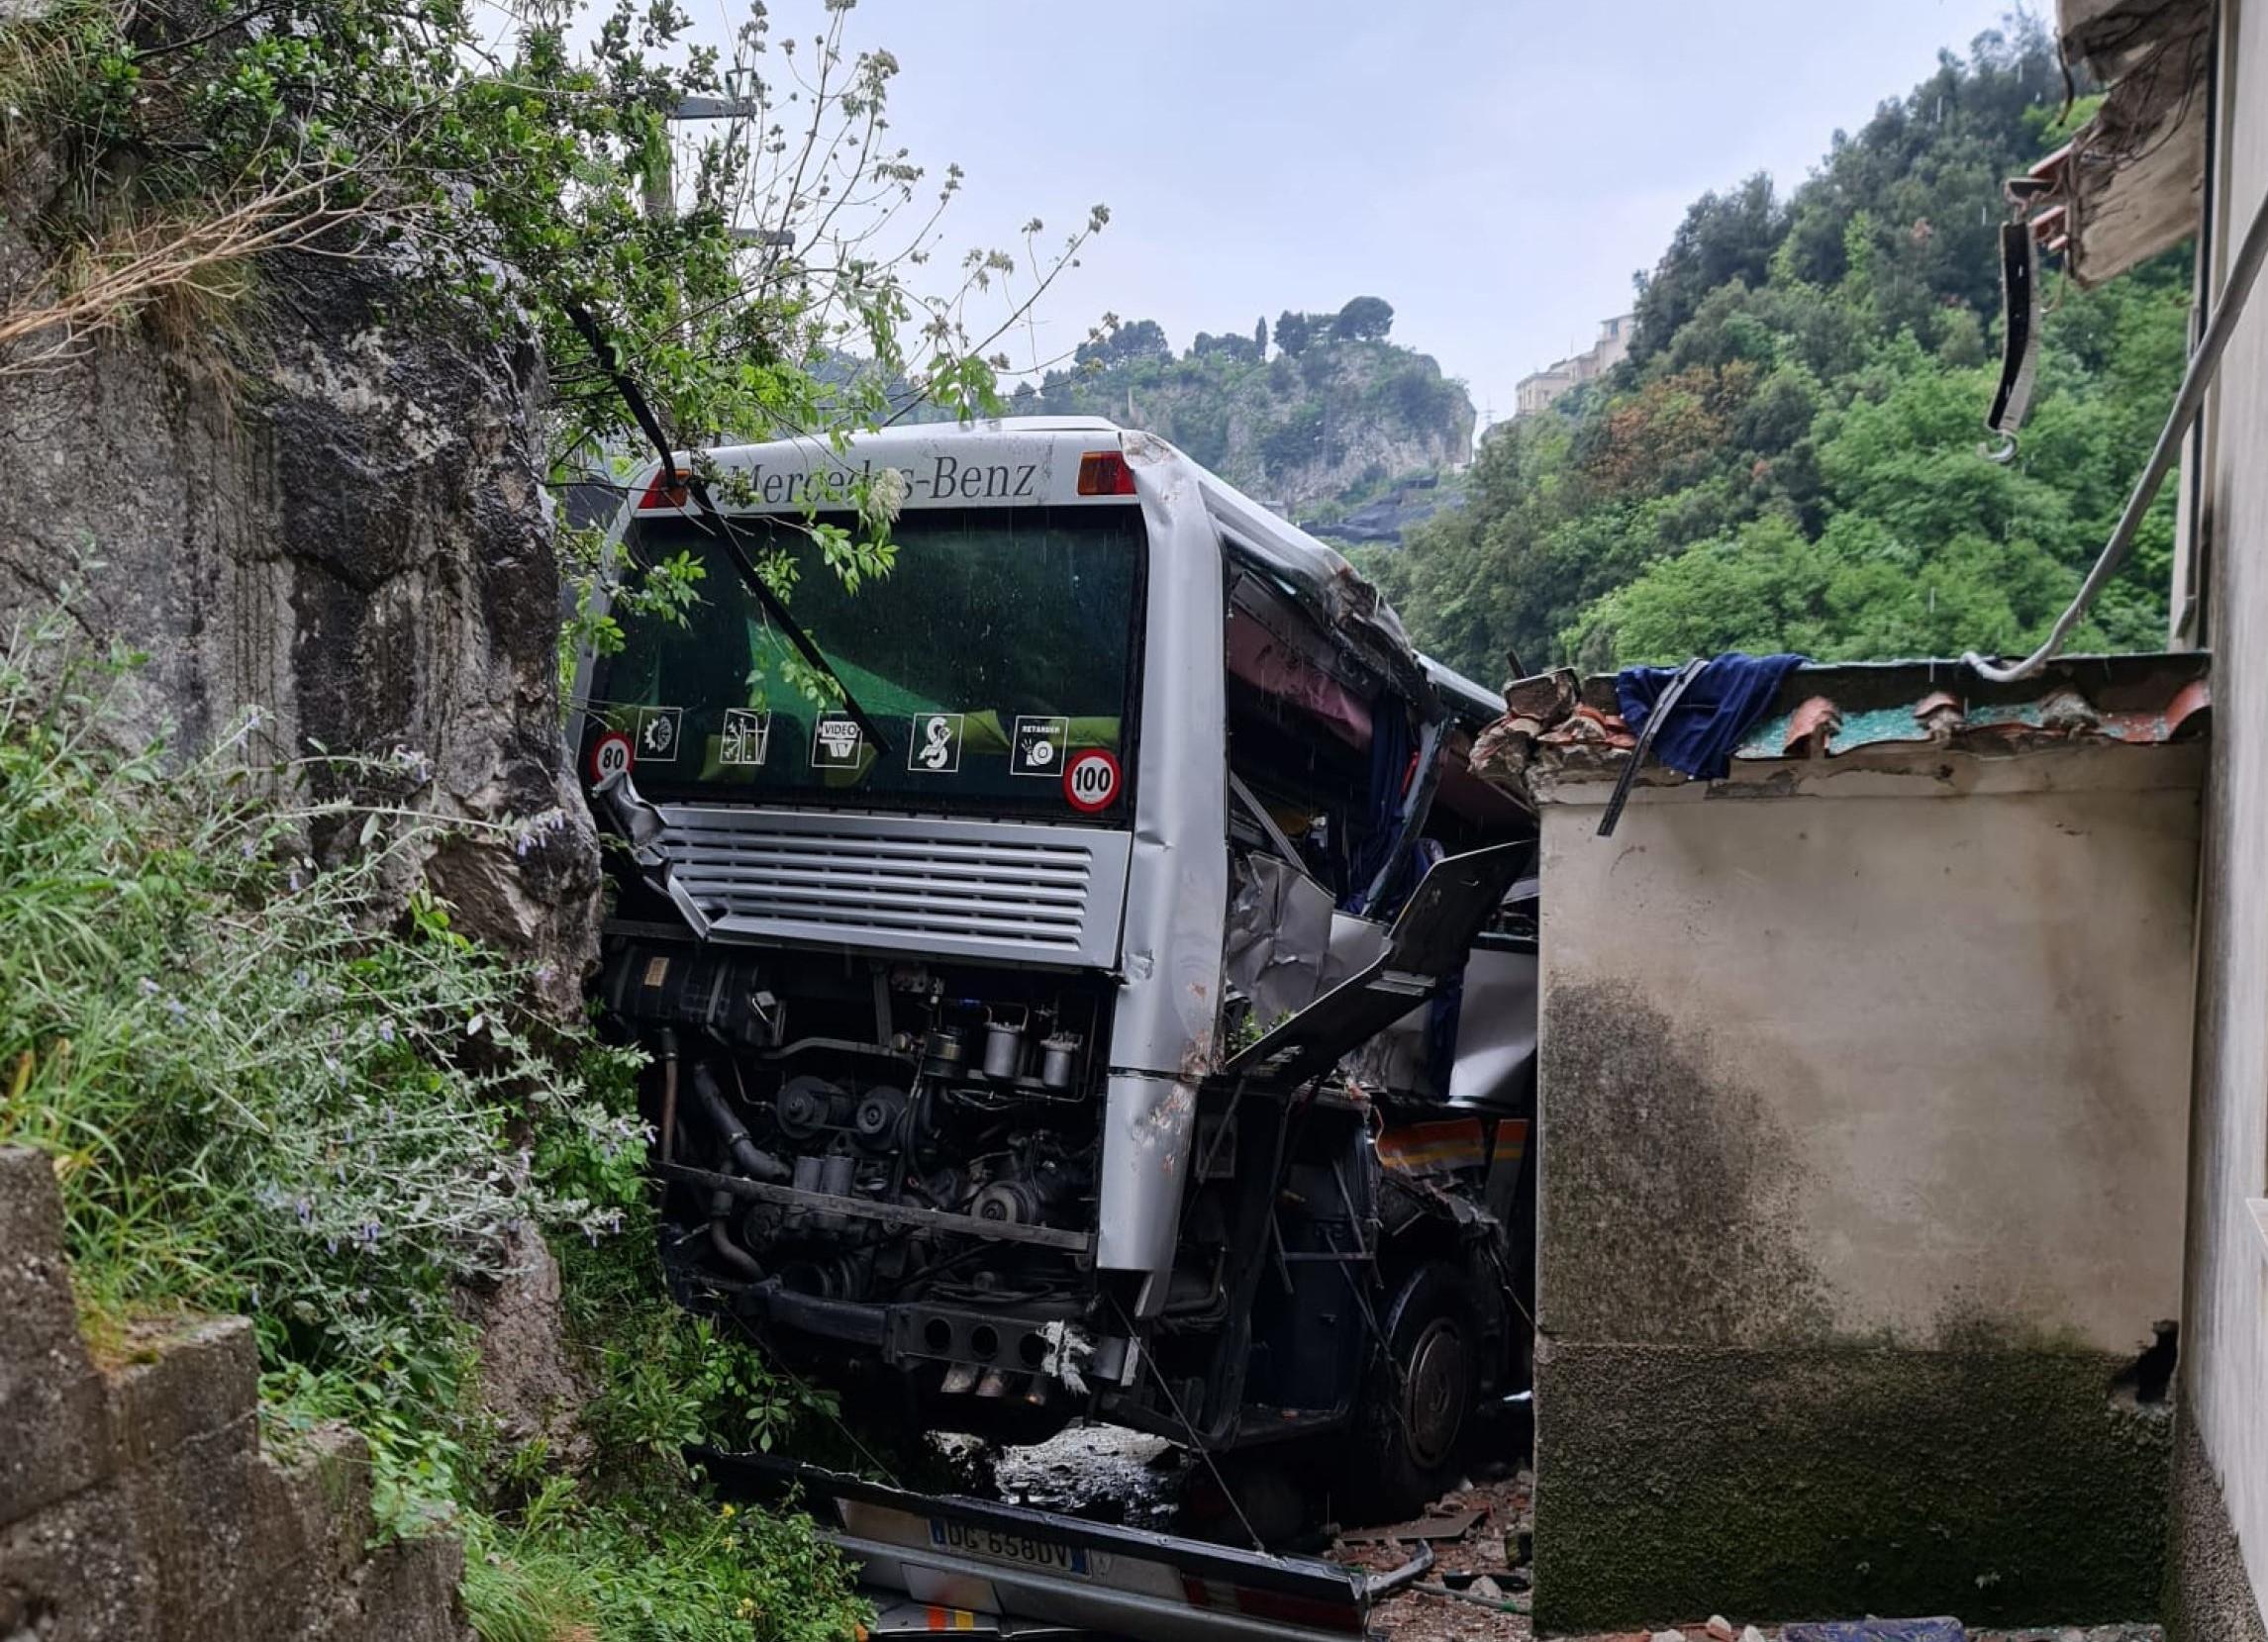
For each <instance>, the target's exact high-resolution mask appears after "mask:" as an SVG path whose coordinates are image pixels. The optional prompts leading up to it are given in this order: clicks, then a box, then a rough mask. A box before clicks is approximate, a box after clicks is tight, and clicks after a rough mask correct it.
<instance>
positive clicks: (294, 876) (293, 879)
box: [285, 867, 299, 895]
mask: <svg viewBox="0 0 2268 1642" xmlns="http://www.w3.org/2000/svg"><path fill="white" fill-rule="evenodd" d="M285 882H286V883H288V884H290V886H291V893H292V894H293V895H297V894H298V893H299V869H298V868H297V867H293V868H292V869H291V876H290V877H289V878H288V879H286V880H285Z"/></svg>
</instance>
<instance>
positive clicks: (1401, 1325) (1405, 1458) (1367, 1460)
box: [1349, 1262, 1480, 1520]
mask: <svg viewBox="0 0 2268 1642" xmlns="http://www.w3.org/2000/svg"><path fill="white" fill-rule="evenodd" d="M1472 1314H1473V1311H1472V1307H1471V1305H1470V1304H1467V1296H1466V1293H1465V1286H1464V1283H1463V1280H1462V1279H1461V1278H1459V1277H1458V1275H1457V1273H1456V1270H1455V1269H1454V1268H1453V1267H1450V1266H1447V1265H1443V1264H1441V1263H1439V1262H1429V1263H1428V1264H1426V1265H1423V1266H1420V1267H1419V1268H1418V1269H1417V1271H1415V1272H1414V1273H1412V1274H1411V1276H1410V1279H1409V1281H1408V1282H1406V1283H1404V1284H1403V1286H1402V1290H1401V1292H1400V1293H1399V1294H1398V1295H1396V1296H1395V1298H1394V1303H1393V1304H1392V1305H1391V1306H1389V1307H1388V1308H1387V1313H1386V1316H1385V1318H1384V1319H1383V1323H1382V1326H1383V1329H1384V1332H1385V1336H1386V1338H1385V1342H1384V1345H1385V1349H1384V1351H1383V1352H1382V1353H1380V1355H1379V1357H1378V1359H1377V1360H1375V1361H1374V1362H1373V1365H1372V1369H1371V1374H1370V1380H1369V1386H1368V1388H1367V1396H1366V1398H1365V1404H1366V1405H1365V1408H1364V1419H1363V1435H1364V1441H1363V1442H1361V1443H1360V1444H1358V1445H1357V1452H1358V1454H1359V1455H1360V1458H1361V1460H1362V1461H1363V1462H1364V1463H1363V1466H1362V1471H1361V1473H1360V1474H1359V1475H1358V1477H1357V1478H1356V1479H1353V1480H1352V1481H1354V1482H1355V1483H1357V1484H1358V1487H1357V1488H1355V1489H1354V1490H1351V1491H1350V1495H1349V1497H1353V1498H1360V1499H1363V1500H1364V1501H1365V1503H1366V1507H1367V1509H1366V1512H1365V1514H1368V1512H1369V1511H1371V1510H1374V1511H1376V1512H1377V1513H1378V1514H1379V1517H1380V1519H1381V1520H1392V1519H1394V1518H1397V1517H1404V1516H1411V1515H1415V1514H1416V1513H1417V1512H1419V1511H1421V1510H1423V1509H1425V1508H1426V1506H1427V1505H1429V1504H1430V1503H1431V1502H1432V1501H1433V1500H1434V1499H1437V1498H1438V1497H1440V1496H1441V1495H1442V1494H1443V1493H1444V1492H1445V1491H1446V1490H1447V1489H1448V1488H1449V1487H1450V1486H1451V1485H1452V1484H1454V1483H1455V1482H1456V1480H1457V1477H1458V1468H1459V1464H1460V1462H1461V1459H1462V1456H1463V1451H1464V1445H1465V1441H1466V1439H1467V1438H1468V1437H1469V1436H1470V1435H1471V1433H1472V1428H1473V1421H1474V1411H1475V1402H1476V1399H1477V1395H1478V1387H1479V1383H1480V1361H1479V1356H1478V1352H1479V1347H1480V1342H1479V1341H1478V1340H1477V1339H1476V1338H1474V1335H1473V1331H1472V1326H1471V1317H1472Z"/></svg>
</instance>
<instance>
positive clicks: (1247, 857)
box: [1222, 852, 1331, 1024]
mask: <svg viewBox="0 0 2268 1642" xmlns="http://www.w3.org/2000/svg"><path fill="white" fill-rule="evenodd" d="M1226 947H1227V950H1226V951H1225V952H1224V953H1223V955H1222V957H1223V969H1224V971H1225V972H1226V975H1227V978H1228V982H1229V985H1230V986H1231V987H1232V988H1233V989H1234V990H1235V991H1237V992H1239V993H1242V994H1243V995H1244V997H1245V998H1247V999H1249V1000H1250V1001H1251V1018H1252V1019H1254V1020H1257V1021H1260V1022H1262V1023H1263V1024H1265V1023H1268V1022H1271V1021H1275V1020H1279V1019H1281V1018H1282V1017H1284V1016H1285V1015H1288V1014H1295V1013H1297V1012H1298V1011H1300V1010H1304V1009H1306V1008H1307V1007H1308V1005H1310V1004H1311V1003H1313V1002H1315V996H1316V994H1317V993H1318V992H1320V991H1322V990H1323V981H1324V965H1325V962H1326V960H1328V959H1329V957H1330V956H1331V892H1330V891H1329V890H1327V889H1325V888H1324V887H1323V886H1322V885H1321V884H1319V883H1317V882H1316V881H1315V880H1314V879H1313V878H1312V877H1310V876H1309V875H1308V874H1307V873H1305V872H1303V871H1301V870H1300V868H1299V867H1297V866H1296V865H1294V864H1293V863H1292V862H1290V861H1283V860H1278V859H1276V858H1275V857H1274V856H1272V855H1261V854H1258V853H1256V852H1255V853H1247V854H1243V855H1240V856H1238V857H1237V859H1236V862H1235V866H1234V871H1233V876H1232V879H1231V888H1230V894H1229V928H1228V935H1227V941H1226Z"/></svg>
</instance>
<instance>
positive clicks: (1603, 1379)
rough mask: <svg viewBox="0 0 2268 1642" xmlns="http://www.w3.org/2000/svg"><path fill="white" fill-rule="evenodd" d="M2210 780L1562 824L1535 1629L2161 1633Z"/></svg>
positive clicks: (1545, 1000)
mask: <svg viewBox="0 0 2268 1642" xmlns="http://www.w3.org/2000/svg"><path fill="white" fill-rule="evenodd" d="M2195 751H2196V749H2194V748H2138V749H2136V748H2117V749H2103V748H2093V749H2071V750H2069V751H2063V750H2052V751H2047V752H2040V753H2027V754H2025V755H2023V756H2021V757H2012V758H2008V759H2003V760H1999V761H1997V762H1995V763H1993V764H1991V766H1990V767H1989V768H1987V767H1986V765H1985V764H1984V763H1983V762H1982V761H1978V760H1974V759H1970V758H1968V757H1967V755H1965V754H1960V753H1956V752H1947V753H1945V754H1944V755H1943V756H1942V757H1941V758H1937V757H1932V758H1931V759H1929V760H1926V761H1924V762H1925V764H1926V767H1925V768H1916V769H1914V770H1906V769H1901V768H1877V769H1872V770H1869V771H1866V772H1863V773H1860V774H1858V775H1852V774H1850V773H1848V772H1838V771H1837V770H1836V769H1834V768H1832V767H1826V768H1812V767H1804V768H1803V769H1802V770H1801V771H1799V773H1798V775H1797V776H1790V775H1789V773H1788V771H1789V769H1790V768H1792V767H1788V766H1762V767H1760V768H1759V769H1758V770H1757V771H1756V772H1753V773H1748V772H1736V774H1735V776H1734V779H1733V781H1732V782H1731V783H1729V784H1728V785H1727V786H1726V788H1725V789H1723V790H1722V791H1724V792H1726V793H1734V792H1735V791H1736V792H1737V794H1738V795H1739V796H1746V797H1747V798H1749V799H1750V800H1751V802H1747V803H1724V802H1713V800H1714V799H1716V798H1717V797H1718V796H1719V794H1720V791H1721V790H1720V789H1717V788H1711V789H1706V790H1705V789H1701V788H1698V787H1690V788H1684V789H1676V790H1666V791H1658V792H1657V791H1648V792H1642V793H1640V794H1639V796H1638V797H1637V799H1636V800H1634V801H1633V802H1632V803H1631V805H1630V807H1629V809H1628V810H1627V812H1626V813H1625V815H1624V816H1623V818H1622V821H1621V824H1620V826H1619V828H1618V830H1617V832H1616V834H1615V835H1614V837H1613V838H1611V839H1601V838H1599V837H1598V836H1597V835H1596V826H1597V815H1596V813H1595V806H1593V805H1590V804H1584V803H1577V802H1573V801H1572V799H1570V797H1569V789H1567V788H1566V787H1562V788H1560V789H1559V790H1558V796H1557V797H1556V798H1555V799H1552V800H1550V801H1547V802H1546V803H1545V804H1544V806H1543V858H1542V877H1543V882H1544V885H1545V911H1544V927H1543V940H1542V954H1543V957H1542V977H1541V984H1542V1011H1541V1034H1540V1036H1541V1064H1540V1079H1541V1087H1540V1102H1539V1111H1540V1118H1541V1124H1540V1129H1541V1138H1540V1150H1539V1158H1540V1166H1541V1174H1540V1194H1539V1208H1538V1215H1539V1237H1538V1260H1539V1264H1538V1276H1537V1283H1538V1292H1537V1310H1536V1317H1537V1326H1538V1332H1539V1335H1540V1337H1541V1344H1540V1347H1539V1351H1538V1358H1539V1363H1538V1369H1537V1379H1536V1424H1537V1451H1536V1521H1535V1546H1536V1550H1535V1556H1536V1581H1535V1613H1536V1617H1537V1620H1538V1623H1539V1625H1540V1626H1541V1627H1542V1628H1543V1629H1545V1630H1546V1631H1562V1632H1563V1631H1569V1630H1589V1629H1613V1628H1621V1629H1625V1630H1627V1629H1629V1628H1631V1627H1634V1626H1637V1625H1649V1624H1650V1625H1663V1624H1670V1623H1677V1622H1680V1621H1689V1620H1692V1619H1694V1618H1696V1617H1698V1616H1700V1615H1703V1614H1707V1613H1710V1612H1734V1613H1748V1614H1755V1615H1762V1616H1768V1617H1772V1618H1780V1619H1793V1618H1798V1617H1851V1616H1856V1615H1860V1614H1865V1613H1869V1612H1874V1613H1887V1612H1907V1613H1913V1612H1927V1613H1954V1614H1958V1615H1960V1616H1961V1617H1963V1618H1964V1619H1968V1620H1971V1621H1975V1622H1988V1623H1989V1622H2007V1623H2018V1624H2068V1623H2088V1622H2097V1621H2104V1620H2112V1619H2140V1618H2149V1617H2152V1616H2154V1614H2155V1613H2156V1612H2157V1610H2158V1607H2159V1602H2160V1594H2161V1589H2162V1584H2163V1577H2164V1569H2165V1560H2166V1511H2167V1508H2168V1497H2169V1482H2170V1475H2171V1451H2172V1447H2171V1445H2172V1431H2171V1427H2172V1419H2171V1414H2170V1409H2169V1405H2168V1404H2166V1403H2164V1402H2162V1401H2150V1402H2143V1401H2138V1400H2137V1397H2136V1394H2135V1390H2134V1386H2133V1378H2134V1375H2133V1371H2134V1370H2135V1368H2136V1360H2137V1358H2138V1357H2139V1356H2140V1354H2141V1353H2142V1352H2143V1351H2144V1350H2145V1348H2149V1347H2150V1346H2151V1345H2152V1342H2153V1337H2154V1331H2155V1328H2156V1325H2157V1324H2158V1323H2159V1322H2160V1321H2162V1320H2163V1319H2167V1318H2171V1317H2173V1316H2175V1315H2176V1314H2177V1313H2178V1311H2179V1309H2180V1294H2181V1228H2182V1203H2183V1172H2184V1145H2183V1135H2184V1119H2185V1117H2186V1113H2187V1102H2186V1099H2185V1091H2186V1087H2187V1071H2188V1035H2187V1011H2188V1007H2189V959H2190V951H2191V945H2192V941H2191V931H2192V926H2193V923H2192V917H2191V911H2192V905H2193V902H2192V897H2193V889H2194V874H2195V859H2196V814H2197V807H2196V794H2195V790H2194V783H2195V780H2196V778H2197V774H2198V770H2199V767H2200V766H2199V760H2197V758H2196V757H2195V756H2194V754H2195ZM2158 754H2167V755H2168V756H2164V757H2160V756H2157V755H2158ZM1988 784H1989V785H1990V788H1991V790H1986V788H1987V786H1988ZM1594 785H1603V784H1594ZM1594 796H1596V795H1594ZM2167 1366H2168V1365H2165V1364H2163V1363H2160V1362H2159V1361H2157V1359H2156V1358H2153V1359H2152V1360H2151V1367H2152V1370H2153V1374H2152V1376H2151V1378H2152V1381H2153V1384H2152V1385H2151V1386H2150V1388H2149V1391H2150V1395H2151V1396H2152V1397H2153V1398H2155V1397H2157V1396H2158V1395H2159V1394H2160V1392H2161V1390H2162V1383H2163V1380H2164V1378H2165V1375H2164V1372H2163V1371H2164V1369H2165V1368H2166V1367H2167Z"/></svg>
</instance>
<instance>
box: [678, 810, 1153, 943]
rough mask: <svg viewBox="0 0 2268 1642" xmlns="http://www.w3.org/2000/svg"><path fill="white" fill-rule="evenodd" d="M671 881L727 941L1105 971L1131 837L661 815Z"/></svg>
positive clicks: (1003, 825) (827, 818)
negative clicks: (846, 947)
mask: <svg viewBox="0 0 2268 1642" xmlns="http://www.w3.org/2000/svg"><path fill="white" fill-rule="evenodd" d="M662 814H663V817H664V819H665V820H666V821H667V822H668V826H667V829H666V830H665V831H664V832H663V834H662V839H661V847H662V850H663V852H664V854H665V855H666V856H667V857H668V860H669V863H670V869H671V873H672V876H673V877H674V878H675V880H676V882H677V884H678V885H679V886H680V887H681V888H682V889H684V891H685V892H686V893H687V894H688V895H689V896H690V897H691V898H692V900H693V903H694V905H695V906H696V907H698V908H699V909H700V911H701V913H702V915H703V916H704V917H705V918H708V919H709V921H710V923H711V926H712V933H713V934H714V935H716V936H720V937H723V938H728V939H739V940H766V939H770V940H781V941H788V942H794V943H798V944H827V945H850V946H863V947H880V948H886V949H892V950H900V951H908V952H919V953H929V954H937V955H952V954H959V955H966V956H995V957H1005V958H1012V959H1021V960H1023V961H1028V962H1029V961H1037V962H1055V963H1062V964H1076V965H1082V966H1084V965H1096V966H1110V965H1113V964H1115V963H1116V961H1117V944H1118V932H1119V918H1120V914H1121V912H1122V910H1123V906H1124V902H1125V895H1126V867H1127V850H1128V835H1127V834H1126V833H1124V832H1112V831H1104V830H1100V829H1094V828H1086V827H1063V826H1040V825H1031V824H1018V823H1011V822H985V821H951V820H921V819H916V818H905V817H895V816H842V815H811V814H805V813H799V812H792V811H731V810H710V809H699V810H697V809H691V808H674V807H667V808H664V810H663V812H662Z"/></svg>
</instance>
